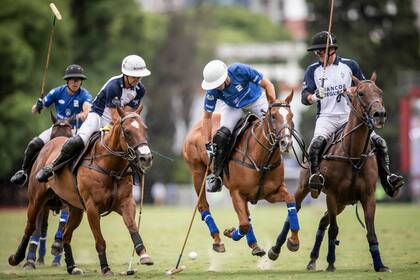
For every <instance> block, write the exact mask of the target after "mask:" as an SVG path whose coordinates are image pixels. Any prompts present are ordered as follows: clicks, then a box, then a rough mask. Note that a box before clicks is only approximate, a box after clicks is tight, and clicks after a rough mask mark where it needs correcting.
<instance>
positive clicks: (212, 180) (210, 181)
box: [206, 174, 222, 192]
mask: <svg viewBox="0 0 420 280" xmlns="http://www.w3.org/2000/svg"><path fill="white" fill-rule="evenodd" d="M206 190H207V191H208V192H220V191H221V190H222V178H220V176H216V175H214V174H210V175H208V176H207V177H206Z"/></svg>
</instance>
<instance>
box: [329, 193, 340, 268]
mask: <svg viewBox="0 0 420 280" xmlns="http://www.w3.org/2000/svg"><path fill="white" fill-rule="evenodd" d="M327 207H328V217H329V220H330V227H329V229H328V254H327V262H328V267H327V271H330V272H335V265H334V263H335V246H336V245H338V244H339V242H338V241H337V235H338V225H337V200H336V197H335V196H334V194H328V195H327Z"/></svg>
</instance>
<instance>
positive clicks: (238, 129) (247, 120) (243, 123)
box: [223, 113, 259, 176]
mask: <svg viewBox="0 0 420 280" xmlns="http://www.w3.org/2000/svg"><path fill="white" fill-rule="evenodd" d="M258 119H259V118H258V116H257V115H255V114H254V113H248V114H246V115H245V116H244V117H242V118H241V119H240V120H239V121H238V123H237V124H236V126H235V128H234V129H233V132H232V135H231V138H230V141H229V148H228V149H227V151H226V155H225V161H224V163H223V171H224V172H225V174H226V175H227V176H229V170H228V163H229V161H230V157H231V155H232V153H233V151H234V150H235V146H236V144H237V143H238V141H239V140H240V139H241V136H242V135H243V134H244V132H245V131H246V130H247V129H248V128H249V127H250V126H251V125H252V124H253V123H254V121H255V120H258Z"/></svg>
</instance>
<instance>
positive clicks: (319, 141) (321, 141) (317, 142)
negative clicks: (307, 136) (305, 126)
mask: <svg viewBox="0 0 420 280" xmlns="http://www.w3.org/2000/svg"><path fill="white" fill-rule="evenodd" d="M326 143H327V140H326V139H325V138H324V137H323V136H317V137H316V138H314V139H313V140H312V142H311V150H312V149H314V150H315V149H316V150H319V149H321V148H322V147H323V146H324V145H325V144H326Z"/></svg>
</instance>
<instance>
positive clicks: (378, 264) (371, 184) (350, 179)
mask: <svg viewBox="0 0 420 280" xmlns="http://www.w3.org/2000/svg"><path fill="white" fill-rule="evenodd" d="M375 80H376V74H375V73H373V75H372V77H371V78H370V80H364V81H359V80H358V79H357V78H355V77H353V82H354V84H355V87H352V88H351V89H350V90H349V91H348V92H347V94H346V93H343V94H341V96H340V97H344V98H346V100H347V101H348V103H349V105H350V108H351V112H350V115H349V119H348V122H347V124H346V125H345V127H344V130H343V131H342V132H341V133H338V134H337V135H336V137H335V138H334V139H333V142H332V144H331V145H330V146H329V147H327V148H326V149H325V151H324V154H323V156H322V161H321V165H320V167H321V169H320V170H321V173H322V174H323V176H324V178H325V186H324V189H323V192H324V193H325V194H326V201H327V209H328V210H327V211H326V212H325V214H324V216H323V217H322V218H321V220H320V223H319V226H318V231H317V233H316V238H315V244H314V247H313V248H312V251H311V254H310V258H311V260H310V262H309V264H308V265H307V269H308V270H315V269H316V260H317V259H318V256H319V249H320V246H321V243H322V240H323V237H324V233H325V230H326V229H327V227H328V225H330V227H329V229H328V255H327V262H328V267H327V271H332V272H333V271H335V269H336V268H335V265H334V263H335V249H336V245H338V244H339V241H338V240H337V235H338V225H337V215H339V214H340V213H341V212H342V211H343V210H344V208H345V207H346V205H349V204H354V203H357V202H358V201H360V203H361V204H362V206H363V210H364V215H365V223H366V226H367V240H368V243H369V249H370V253H371V256H372V259H373V266H374V269H375V271H378V272H388V271H390V270H389V268H388V267H386V266H384V265H383V263H382V260H381V256H380V253H379V246H378V239H377V238H376V233H375V223H374V218H375V209H376V199H375V190H376V181H377V178H378V168H377V163H376V158H375V156H374V148H373V146H372V143H371V141H370V136H371V134H372V132H373V130H374V129H375V128H382V127H383V126H384V123H385V120H386V111H385V108H384V105H383V101H382V90H381V89H380V88H378V87H377V86H376V84H375ZM344 94H346V95H347V96H346V95H344ZM350 99H351V100H350ZM309 173H310V172H309V169H302V170H301V173H300V177H299V186H298V189H297V191H296V193H295V198H296V204H297V208H298V209H299V208H300V206H301V203H302V201H303V199H304V198H305V197H306V196H307V194H308V193H309V188H308V179H309V176H310V174H309ZM288 228H289V221H287V220H286V222H285V223H284V226H283V230H282V232H281V233H280V234H279V236H278V238H277V242H276V245H275V246H273V247H272V248H271V249H270V251H269V253H268V256H269V258H270V259H272V260H275V259H277V257H278V254H279V252H280V248H281V246H282V245H283V243H284V240H285V236H286V234H287V231H288Z"/></svg>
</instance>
